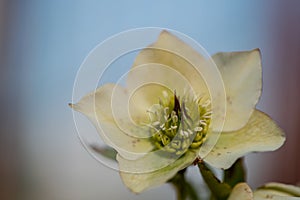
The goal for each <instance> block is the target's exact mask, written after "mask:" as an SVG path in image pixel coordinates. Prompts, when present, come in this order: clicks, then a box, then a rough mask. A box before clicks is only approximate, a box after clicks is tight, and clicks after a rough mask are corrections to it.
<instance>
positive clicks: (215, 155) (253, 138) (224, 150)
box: [204, 110, 285, 169]
mask: <svg viewBox="0 0 300 200" xmlns="http://www.w3.org/2000/svg"><path fill="white" fill-rule="evenodd" d="M212 134H213V133H212ZM284 141H285V136H284V133H283V132H282V130H281V129H280V128H279V127H278V126H277V125H276V124H275V122H274V121H273V120H272V119H271V118H270V117H268V116H267V115H266V114H265V113H263V112H261V111H258V110H255V111H254V112H253V113H252V115H251V117H250V119H249V121H248V123H247V124H246V125H245V126H244V127H243V128H242V129H240V130H238V131H233V132H226V133H222V134H221V135H220V138H219V139H218V142H217V144H216V145H215V146H214V148H213V150H212V151H211V152H210V153H209V154H208V155H207V156H206V157H205V158H204V160H205V161H206V162H207V163H209V164H210V165H212V166H214V167H217V168H223V169H228V168H229V167H230V166H231V165H232V164H233V163H234V162H235V161H236V160H237V159H238V158H240V157H242V156H244V155H246V154H247V153H249V152H253V151H255V152H260V151H273V150H276V149H278V148H279V147H280V146H281V145H282V144H283V143H284Z"/></svg>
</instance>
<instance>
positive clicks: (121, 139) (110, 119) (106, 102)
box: [71, 84, 153, 159]
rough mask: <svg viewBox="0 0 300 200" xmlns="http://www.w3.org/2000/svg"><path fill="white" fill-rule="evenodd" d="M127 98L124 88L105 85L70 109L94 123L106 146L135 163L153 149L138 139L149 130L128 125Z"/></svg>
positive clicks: (146, 141) (142, 139) (147, 142)
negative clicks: (133, 160)
mask: <svg viewBox="0 0 300 200" xmlns="http://www.w3.org/2000/svg"><path fill="white" fill-rule="evenodd" d="M126 94H127V92H126V90H125V89H124V88H122V87H120V86H117V85H114V84H106V85H104V86H102V87H100V88H98V89H97V90H96V91H95V92H92V93H90V94H88V95H86V96H84V97H83V98H82V99H81V100H80V101H79V102H78V103H77V104H73V105H72V106H71V107H72V108H73V109H74V110H76V111H79V112H81V113H83V114H84V115H86V116H87V117H88V118H89V119H90V120H91V121H92V122H93V124H94V125H95V127H96V128H97V130H98V132H99V134H100V136H101V137H102V139H103V140H104V142H105V143H106V144H108V145H109V146H111V147H113V148H114V149H116V150H117V151H118V152H119V153H120V154H121V155H122V156H124V157H126V158H127V159H136V158H137V157H139V156H141V155H144V153H146V152H149V151H150V150H151V149H152V148H153V146H152V144H151V142H150V141H149V140H148V139H147V138H139V137H138V135H139V134H140V135H141V133H140V132H144V131H146V130H147V129H144V128H143V127H139V126H135V125H134V124H132V123H131V122H129V119H130V118H129V117H128V112H127V111H128V97H127V95H126Z"/></svg>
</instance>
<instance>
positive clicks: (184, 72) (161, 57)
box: [127, 31, 209, 95]
mask: <svg viewBox="0 0 300 200" xmlns="http://www.w3.org/2000/svg"><path fill="white" fill-rule="evenodd" d="M207 62H209V61H208V60H206V59H205V58H204V57H203V56H202V55H200V54H199V53H198V52H196V51H195V50H194V49H193V48H191V47H190V46H189V45H187V44H185V43H184V42H183V41H181V40H180V39H178V38H177V37H176V36H174V35H172V34H170V33H169V32H167V31H163V32H162V33H161V34H160V36H159V38H158V40H157V41H156V42H155V43H154V44H152V45H150V46H149V47H148V48H145V49H143V50H142V51H141V52H140V53H139V54H138V56H137V57H136V59H135V62H134V65H133V68H132V72H129V74H128V79H127V84H128V87H129V88H136V87H137V86H139V85H140V83H144V82H145V81H151V80H153V81H154V82H159V83H163V84H166V86H167V87H168V88H169V89H170V90H171V91H174V90H176V91H177V92H178V93H179V92H182V91H183V89H184V88H186V87H188V88H189V84H190V85H191V87H192V88H193V90H194V91H196V92H197V93H198V94H199V95H200V94H202V93H206V94H208V92H207V91H208V90H207V87H206V84H205V81H204V79H203V78H202V77H201V75H200V73H199V72H198V71H197V70H196V69H195V67H194V66H197V67H201V68H205V67H208V66H209V65H207ZM155 66H156V67H155ZM159 66H160V67H159ZM136 68H141V69H142V70H138V71H139V72H135V71H136ZM160 69H161V70H160ZM137 73H140V74H141V75H140V76H137V75H136V74H137ZM207 78H208V77H207Z"/></svg>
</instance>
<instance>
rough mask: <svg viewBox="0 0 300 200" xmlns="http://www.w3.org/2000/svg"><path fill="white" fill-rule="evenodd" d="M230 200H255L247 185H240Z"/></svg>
mask: <svg viewBox="0 0 300 200" xmlns="http://www.w3.org/2000/svg"><path fill="white" fill-rule="evenodd" d="M228 200H253V193H252V190H251V188H250V187H249V186H248V185H247V184H246V183H239V184H237V185H235V186H234V188H233V189H232V191H231V193H230V196H229V197H228Z"/></svg>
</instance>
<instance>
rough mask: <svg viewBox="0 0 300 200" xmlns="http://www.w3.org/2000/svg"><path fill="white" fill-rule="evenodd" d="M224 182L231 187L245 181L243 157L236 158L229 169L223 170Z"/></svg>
mask: <svg viewBox="0 0 300 200" xmlns="http://www.w3.org/2000/svg"><path fill="white" fill-rule="evenodd" d="M224 182H226V183H227V184H228V185H230V186H231V187H232V188H233V187H234V186H235V185H236V184H238V183H241V182H246V172H245V167H244V163H243V158H240V159H238V160H237V161H236V162H235V163H234V164H233V165H232V166H231V167H230V168H229V169H227V170H225V171H224Z"/></svg>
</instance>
